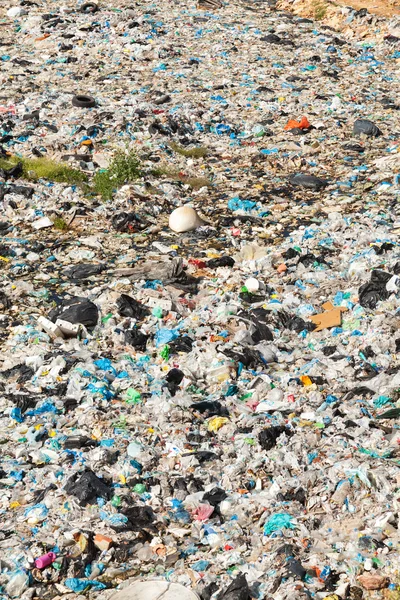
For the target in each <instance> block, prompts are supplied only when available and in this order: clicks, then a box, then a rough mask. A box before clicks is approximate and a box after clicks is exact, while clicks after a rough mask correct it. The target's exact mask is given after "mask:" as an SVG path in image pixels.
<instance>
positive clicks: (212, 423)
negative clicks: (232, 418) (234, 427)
mask: <svg viewBox="0 0 400 600" xmlns="http://www.w3.org/2000/svg"><path fill="white" fill-rule="evenodd" d="M228 421H229V419H227V418H226V417H214V418H213V419H210V420H209V421H208V431H213V432H214V433H216V432H217V431H218V429H221V427H222V426H223V425H225V423H228Z"/></svg>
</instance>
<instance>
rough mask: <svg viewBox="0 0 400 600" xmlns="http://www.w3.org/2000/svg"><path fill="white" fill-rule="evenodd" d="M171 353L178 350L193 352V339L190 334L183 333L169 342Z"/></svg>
mask: <svg viewBox="0 0 400 600" xmlns="http://www.w3.org/2000/svg"><path fill="white" fill-rule="evenodd" d="M168 347H169V351H170V354H174V353H177V352H187V353H188V352H191V351H192V348H193V340H192V338H190V337H189V336H188V335H183V336H181V337H178V338H176V340H173V341H172V342H170V343H169V344H168Z"/></svg>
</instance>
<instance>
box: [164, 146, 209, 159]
mask: <svg viewBox="0 0 400 600" xmlns="http://www.w3.org/2000/svg"><path fill="white" fill-rule="evenodd" d="M169 147H170V148H171V150H173V151H174V152H176V153H177V154H180V155H181V156H185V157H186V158H204V156H207V154H208V149H207V148H205V147H204V146H197V147H196V148H182V146H179V144H176V143H175V142H171V143H170V145H169Z"/></svg>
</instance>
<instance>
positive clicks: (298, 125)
mask: <svg viewBox="0 0 400 600" xmlns="http://www.w3.org/2000/svg"><path fill="white" fill-rule="evenodd" d="M309 127H311V124H310V123H309V121H308V119H307V117H302V118H301V121H295V120H294V119H290V121H289V122H288V124H287V125H286V126H285V131H288V130H289V129H308V128H309Z"/></svg>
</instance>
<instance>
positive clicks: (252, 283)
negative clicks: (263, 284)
mask: <svg viewBox="0 0 400 600" xmlns="http://www.w3.org/2000/svg"><path fill="white" fill-rule="evenodd" d="M244 285H245V286H246V288H247V290H248V291H249V292H250V294H253V293H254V292H258V290H259V289H260V282H259V281H258V280H257V279H256V278H255V277H249V278H248V279H246V281H245V282H244Z"/></svg>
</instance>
